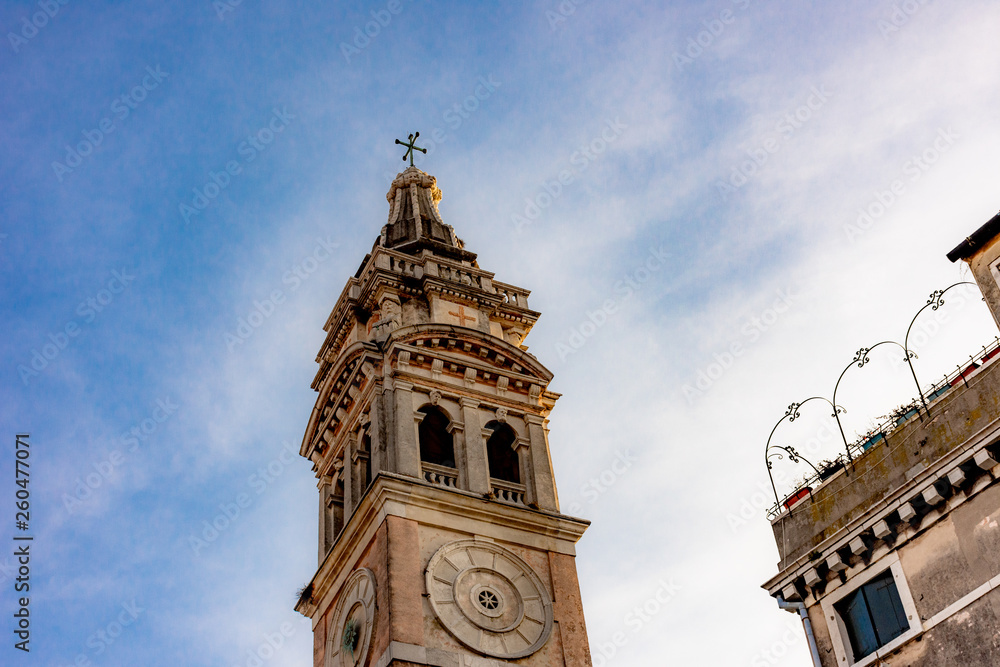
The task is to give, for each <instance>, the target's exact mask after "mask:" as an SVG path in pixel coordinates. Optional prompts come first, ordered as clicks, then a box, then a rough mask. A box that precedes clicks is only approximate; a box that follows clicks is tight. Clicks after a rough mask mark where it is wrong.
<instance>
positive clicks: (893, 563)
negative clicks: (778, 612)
mask: <svg viewBox="0 0 1000 667" xmlns="http://www.w3.org/2000/svg"><path fill="white" fill-rule="evenodd" d="M886 571H891V572H892V579H893V583H895V585H896V592H897V593H898V594H899V601H900V602H901V603H902V605H903V612H904V613H905V614H906V620H907V621H908V622H909V624H910V629H909V630H907V631H906V632H904V633H903V634H901V635H900V636H898V637H896V638H895V639H893V640H892V641H890V642H888V643H886V644H883V645H882V646H880V647H878V648H877V649H875V650H874V651H873V652H871V653H869V654H868V655H866V656H865V657H863V658H861V659H859V660H855V658H854V648H853V646H852V645H851V637H850V635H849V634H848V632H847V625H846V624H845V623H844V619H843V618H842V617H841V615H840V612H838V611H837V609H836V606H835V605H837V604H838V603H839V602H840V601H841V600H843V599H844V598H846V597H847V596H848V595H850V594H852V593H854V592H856V591H857V590H858V589H859V588H861V587H862V586H864V585H865V584H867V583H868V582H870V581H872V580H873V579H876V578H878V577H880V576H881V575H883V574H885V572H886ZM820 606H821V607H822V609H823V618H824V619H826V624H827V628H828V629H829V631H830V639H831V640H832V642H833V650H834V652H835V653H836V655H837V664H838V665H847V666H848V667H865V666H866V665H870V664H872V663H874V662H875V661H876V660H878V659H880V658H884V657H886V656H887V655H888V654H889V653H891V652H893V651H894V650H896V649H897V648H899V647H900V646H902V645H903V644H905V643H906V642H908V641H910V640H911V639H913V638H914V637H916V636H917V635H919V634H920V633H921V632H923V625H922V624H921V622H920V615H919V614H918V613H917V607H916V605H915V604H914V602H913V595H911V593H910V587H909V585H908V584H907V582H906V577H905V576H904V575H903V566H902V564H901V563H900V561H899V554H898V553H892V554H891V555H889V556H886V557H885V558H883V559H881V560H879V561H878V562H876V563H872V564H871V565H869V566H868V567H867V568H865V569H864V570H863V571H862V572H859V573H858V574H856V575H854V577H852V578H851V579H848V580H847V583H846V584H844V585H843V586H841V587H839V588H838V589H837V590H835V591H833V592H832V593H830V594H829V595H827V596H826V597H824V598H823V599H822V601H821V602H820Z"/></svg>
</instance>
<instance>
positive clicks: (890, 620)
mask: <svg viewBox="0 0 1000 667" xmlns="http://www.w3.org/2000/svg"><path fill="white" fill-rule="evenodd" d="M835 608H836V610H837V613H839V614H840V617H841V619H843V621H844V626H845V627H846V628H847V634H848V635H849V636H850V640H851V648H852V649H853V651H854V660H855V661H858V660H860V659H862V658H864V657H865V656H867V655H870V654H872V653H874V652H875V651H876V650H877V649H878V648H880V647H882V646H885V645H886V644H888V643H889V642H891V641H892V640H893V639H895V638H896V637H899V636H900V635H902V634H903V633H904V632H906V631H907V630H909V629H910V624H909V621H907V619H906V613H905V612H904V611H903V603H902V601H901V600H900V599H899V591H898V590H896V582H895V580H894V579H893V576H892V571H890V570H886V571H885V572H884V573H882V574H881V575H879V576H878V577H875V578H874V579H872V580H871V581H869V582H868V583H866V584H864V585H863V586H861V587H860V588H858V590H856V591H854V592H853V593H851V594H850V595H848V596H847V597H846V598H844V599H843V600H841V601H840V602H839V603H837V605H835Z"/></svg>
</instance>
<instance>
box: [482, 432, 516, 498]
mask: <svg viewBox="0 0 1000 667" xmlns="http://www.w3.org/2000/svg"><path fill="white" fill-rule="evenodd" d="M486 427H487V428H492V429H493V435H491V436H490V437H489V439H488V440H487V441H486V457H487V460H488V461H489V465H490V477H492V478H493V479H499V480H501V481H504V482H513V483H514V484H520V483H521V465H520V463H519V462H518V458H517V452H516V451H514V447H513V445H514V442H515V441H516V440H517V435H516V434H515V433H514V429H512V428H511V427H510V426H508V425H507V424H501V423H499V422H490V423H489V424H487V425H486Z"/></svg>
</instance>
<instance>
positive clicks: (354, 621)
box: [325, 568, 375, 667]
mask: <svg viewBox="0 0 1000 667" xmlns="http://www.w3.org/2000/svg"><path fill="white" fill-rule="evenodd" d="M374 627H375V575H374V574H372V571H371V570H369V569H367V568H362V569H360V570H355V571H354V572H352V573H351V576H349V577H348V578H347V581H346V582H344V588H343V589H342V591H341V593H340V600H338V601H337V606H336V607H335V608H334V610H333V615H332V616H331V621H330V627H329V628H327V632H326V666H325V667H356V666H357V665H363V664H364V663H365V659H366V658H367V657H368V652H369V649H370V648H371V638H372V630H373V629H374Z"/></svg>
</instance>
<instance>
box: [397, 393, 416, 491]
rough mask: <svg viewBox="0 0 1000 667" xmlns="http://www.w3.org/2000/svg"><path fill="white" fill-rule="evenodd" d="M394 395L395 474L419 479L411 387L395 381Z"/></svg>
mask: <svg viewBox="0 0 1000 667" xmlns="http://www.w3.org/2000/svg"><path fill="white" fill-rule="evenodd" d="M393 392H394V394H395V397H394V398H395V420H396V441H395V443H394V445H395V450H396V452H395V454H396V457H395V458H396V472H398V473H400V474H401V475H409V476H410V477H420V444H419V442H418V440H417V425H416V422H414V419H413V418H414V412H413V385H412V384H410V383H409V382H403V381H401V380H396V382H395V385H394V389H393Z"/></svg>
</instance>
